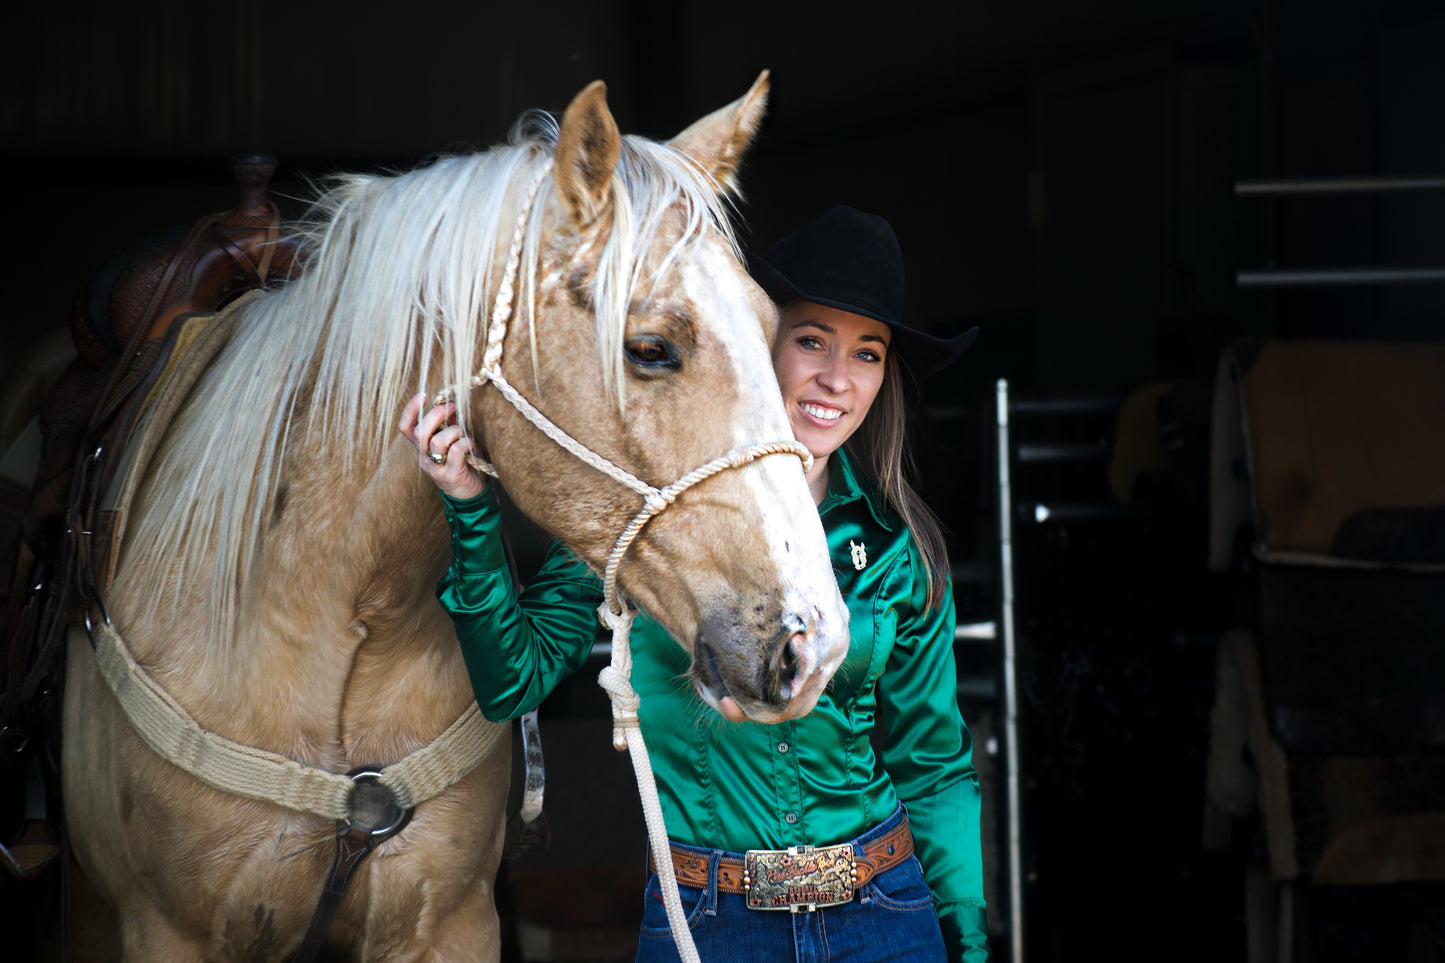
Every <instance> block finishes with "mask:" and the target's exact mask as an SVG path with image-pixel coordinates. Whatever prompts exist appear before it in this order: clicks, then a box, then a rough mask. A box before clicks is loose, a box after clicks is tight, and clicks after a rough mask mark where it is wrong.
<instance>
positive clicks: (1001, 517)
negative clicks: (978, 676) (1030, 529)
mask: <svg viewBox="0 0 1445 963" xmlns="http://www.w3.org/2000/svg"><path fill="white" fill-rule="evenodd" d="M997 407H998V548H999V576H1000V577H999V582H1000V590H1001V594H1002V596H1003V599H1002V605H1001V607H1000V620H1001V623H1002V626H1003V707H1004V720H1003V731H1004V772H1005V773H1006V776H1005V778H1006V780H1007V792H1008V797H1007V809H1008V889H1009V900H1008V904H1009V906H1008V909H1009V945H1010V947H1011V948H1012V950H1013V960H1014V963H1023V960H1024V922H1023V921H1024V914H1023V893H1024V885H1023V851H1022V847H1021V845H1020V838H1021V837H1020V834H1019V813H1020V808H1021V807H1020V806H1019V740H1018V689H1017V683H1016V681H1015V673H1014V657H1015V652H1014V560H1013V490H1012V488H1011V486H1010V482H1009V422H1008V415H1009V400H1008V381H1007V380H1006V379H1004V378H1000V379H998V402H997Z"/></svg>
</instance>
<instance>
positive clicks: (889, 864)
mask: <svg viewBox="0 0 1445 963" xmlns="http://www.w3.org/2000/svg"><path fill="white" fill-rule="evenodd" d="M911 855H913V834H912V833H911V832H909V831H908V817H907V816H904V817H903V819H902V820H901V821H900V822H899V824H898V825H897V826H896V827H895V828H894V829H892V830H890V831H889V832H888V833H886V834H885V835H883V836H880V837H878V838H877V839H874V840H870V841H869V842H867V843H865V844H864V846H863V855H862V856H859V857H858V859H857V862H858V881H857V885H858V887H859V888H861V887H862V886H863V885H864V884H865V883H867V882H868V881H869V880H871V879H872V878H873V877H874V876H877V875H878V874H879V873H881V872H883V871H884V870H888V869H892V868H893V867H894V866H897V865H898V864H899V863H901V862H903V861H904V860H905V859H907V858H908V857H909V856H911ZM710 858H711V856H710V854H708V853H695V852H691V851H690V850H682V849H678V848H677V847H676V846H674V847H672V871H673V873H674V874H675V875H676V876H677V884H678V885H679V886H686V887H688V888H689V889H705V888H706V887H707V866H708V862H709V860H710ZM647 868H648V869H649V870H651V871H653V872H656V871H657V864H656V863H655V862H654V861H653V859H652V856H651V855H650V854H649V855H648V858H647ZM717 889H718V892H719V893H734V894H741V893H744V892H746V890H745V888H744V887H743V861H742V860H741V859H733V858H731V857H728V856H724V857H723V858H722V859H720V860H718V867H717Z"/></svg>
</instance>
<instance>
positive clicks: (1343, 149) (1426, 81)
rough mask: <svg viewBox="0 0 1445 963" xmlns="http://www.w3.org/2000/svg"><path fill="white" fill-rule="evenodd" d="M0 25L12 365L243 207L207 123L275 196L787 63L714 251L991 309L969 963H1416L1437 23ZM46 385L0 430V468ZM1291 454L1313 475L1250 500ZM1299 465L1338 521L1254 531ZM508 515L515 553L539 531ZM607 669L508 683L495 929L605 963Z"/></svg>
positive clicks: (920, 17)
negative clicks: (138, 254) (533, 822)
mask: <svg viewBox="0 0 1445 963" xmlns="http://www.w3.org/2000/svg"><path fill="white" fill-rule="evenodd" d="M4 24H5V29H4V38H3V40H0V49H3V50H4V52H5V55H4V57H3V58H0V76H3V78H4V84H3V87H4V93H3V94H0V156H3V159H4V163H5V170H6V182H7V183H9V184H10V185H11V186H10V188H9V193H8V195H7V196H8V197H9V198H10V200H9V202H8V203H7V209H8V210H9V211H10V215H9V222H10V225H11V229H10V231H9V237H8V240H7V250H6V255H5V257H4V258H3V260H0V278H3V282H4V287H5V289H6V291H7V294H8V301H7V305H6V308H5V310H4V312H3V314H0V360H3V369H4V370H14V369H16V368H17V367H18V366H19V365H20V364H21V363H22V359H25V358H28V357H32V356H34V355H35V354H36V353H37V352H40V351H42V350H44V349H45V346H46V344H47V339H53V338H54V337H56V335H55V334H54V333H55V332H57V331H59V330H60V329H62V328H64V327H65V326H66V324H67V323H68V319H69V317H70V313H71V309H72V303H73V301H74V299H75V298H76V296H77V292H78V291H80V289H81V288H82V286H83V285H84V284H85V283H86V281H87V279H88V278H89V277H90V274H91V272H92V271H94V270H95V268H96V267H97V266H98V265H99V264H100V263H102V262H103V261H104V260H105V259H106V257H107V256H108V255H110V254H111V253H112V252H114V251H116V250H118V249H121V248H124V247H126V246H128V245H130V244H133V243H135V242H136V241H137V240H139V239H141V238H144V237H147V236H149V235H152V234H155V233H156V232H159V231H163V230H168V229H173V228H175V227H177V226H178V225H179V226H184V225H185V224H187V223H189V222H190V221H192V220H194V219H195V218H196V217H197V216H199V215H202V214H205V213H209V212H212V211H217V210H224V209H226V208H228V207H230V206H232V205H233V204H234V203H235V194H236V187H235V185H234V183H233V182H232V180H231V175H230V174H229V172H228V158H230V157H231V156H233V155H236V154H238V153H242V152H248V151H262V152H267V153H270V154H273V155H275V156H276V157H277V158H278V159H279V167H278V169H277V172H276V174H275V176H274V178H273V180H272V182H271V189H272V191H273V194H274V195H275V196H276V197H277V198H278V199H279V201H280V203H281V205H282V208H283V210H284V211H285V212H286V213H287V214H299V213H300V211H301V209H302V204H303V202H304V200H305V198H306V197H307V196H308V192H309V191H310V190H311V186H310V185H311V183H312V182H313V180H314V179H316V178H319V177H322V176H324V175H326V174H327V173H329V172H333V171H339V170H354V169H356V170H383V169H405V168H408V167H410V166H412V165H413V164H415V163H416V162H417V161H419V160H420V159H422V158H423V157H425V156H426V155H427V154H428V153H430V152H434V151H438V150H446V149H454V148H455V147H456V146H457V145H459V144H469V145H477V146H486V145H488V144H491V143H494V142H496V141H498V140H500V139H501V138H502V137H503V136H505V134H506V131H507V128H508V127H509V125H510V124H511V122H512V121H513V120H515V118H516V117H517V116H518V115H519V114H520V113H521V112H522V111H523V110H525V109H528V108H532V107H540V108H545V109H550V110H561V109H562V108H564V107H565V106H566V104H567V102H568V100H569V99H570V98H571V96H572V95H573V94H574V93H576V91H577V90H579V89H580V88H581V87H583V86H584V85H585V84H586V83H588V82H590V81H591V80H593V79H597V78H600V79H603V80H605V81H606V82H607V84H608V102H609V104H610V106H611V108H612V110H613V112H614V113H615V115H616V117H617V119H618V122H619V126H620V127H621V128H622V130H624V131H625V132H631V133H639V134H645V135H648V136H654V137H667V136H670V135H671V134H673V133H675V132H676V131H678V130H680V129H681V128H682V127H684V126H685V125H686V124H688V123H689V122H691V121H692V120H693V119H695V118H697V117H699V116H701V115H702V114H703V113H705V112H707V111H709V110H712V109H713V108H715V107H718V106H721V105H722V104H724V103H726V102H728V101H731V100H732V99H734V98H736V97H738V96H739V95H741V94H742V93H743V92H744V91H745V90H746V89H747V87H748V84H749V83H751V82H752V80H753V78H754V77H755V76H756V75H757V74H758V72H759V71H760V70H761V69H763V68H768V69H770V70H771V71H772V83H773V87H772V94H771V100H770V106H769V112H768V116H767V119H766V121H765V123H764V126H763V128H762V132H761V135H760V138H759V140H758V142H757V144H756V145H755V147H754V149H753V151H752V152H751V154H750V155H749V157H748V159H747V162H746V165H745V167H744V169H743V172H742V175H741V181H742V186H743V191H744V195H745V200H744V201H743V202H742V204H741V205H740V214H741V225H742V236H743V237H744V238H745V239H746V240H747V241H748V242H749V243H750V244H751V245H752V246H753V247H754V248H756V249H761V248H762V247H764V246H766V245H767V244H768V243H770V242H771V241H772V240H774V239H776V238H778V237H780V236H781V235H783V234H786V233H787V232H789V231H790V230H792V229H793V228H794V227H796V226H799V225H801V224H802V223H804V222H805V221H807V220H810V219H811V218H812V217H814V216H815V215H817V214H818V213H821V212H822V211H823V210H825V209H826V208H827V207H829V206H831V205H833V204H836V203H848V204H852V205H854V206H857V207H860V208H862V209H865V210H868V211H873V212H876V213H879V214H882V215H884V216H886V217H887V218H888V219H889V220H890V221H891V222H892V224H893V225H894V227H895V228H896V230H897V233H898V235H899V238H900V241H901V243H902V246H903V249H904V251H905V253H906V256H907V264H908V311H909V314H910V317H911V319H912V321H913V322H914V323H916V324H918V325H919V326H920V327H924V328H927V329H930V330H932V331H934V332H935V333H940V334H951V333H955V332H957V331H961V330H963V329H964V328H966V327H969V326H972V325H978V326H980V327H981V328H982V335H981V337H980V338H979V340H978V342H977V344H976V345H975V346H974V347H973V348H972V349H971V350H970V351H969V353H968V354H967V355H966V356H965V357H964V359H963V361H962V362H961V363H959V364H957V365H955V366H953V367H952V368H950V369H948V370H947V371H946V372H945V373H943V374H942V375H940V376H938V377H937V378H935V379H933V380H931V381H930V382H928V383H927V384H925V385H923V386H921V387H920V388H919V389H918V391H917V392H916V395H917V399H916V400H917V401H918V415H917V418H916V421H915V423H914V429H915V435H916V437H915V440H916V443H917V448H916V451H917V456H918V462H919V465H918V467H919V471H920V478H921V481H922V485H923V488H924V490H925V491H926V493H927V495H928V498H929V500H930V503H931V504H932V506H933V507H934V508H935V510H936V511H937V512H938V513H939V514H940V516H941V517H942V519H943V521H944V522H945V523H946V525H947V526H948V530H949V535H950V554H951V558H952V562H953V567H954V568H953V579H954V584H955V590H956V594H957V604H958V620H959V624H960V625H961V626H964V627H965V629H964V630H963V631H961V632H960V637H959V639H958V640H957V642H956V651H957V655H958V664H959V690H958V691H959V702H960V705H961V707H962V709H963V713H964V717H965V719H966V720H967V721H968V723H969V725H970V727H971V729H972V731H973V734H974V737H975V744H976V761H977V764H978V766H979V769H980V773H981V777H982V781H983V790H984V795H985V816H984V833H985V838H984V851H985V866H986V871H987V879H988V885H989V891H988V894H987V895H988V899H989V915H990V926H991V931H992V940H993V944H992V945H993V955H994V958H995V959H997V960H1001V961H1002V960H1028V961H1032V963H1049V961H1056V960H1057V961H1062V960H1070V959H1077V958H1079V957H1080V956H1081V955H1083V954H1088V955H1089V956H1091V957H1092V956H1098V957H1099V958H1106V959H1114V960H1130V961H1132V960H1139V961H1145V960H1150V961H1152V960H1201V961H1203V960H1211V961H1213V960H1241V961H1243V960H1248V961H1251V963H1253V961H1266V960H1268V961H1280V963H1294V961H1319V963H1326V961H1341V963H1343V961H1351V963H1354V961H1389V963H1407V961H1408V963H1426V961H1441V960H1445V724H1442V721H1441V720H1442V719H1445V699H1442V693H1445V684H1442V683H1445V647H1442V646H1441V644H1440V639H1441V637H1442V630H1445V591H1442V582H1441V578H1442V573H1445V482H1442V480H1441V479H1442V478H1445V474H1441V471H1442V470H1445V464H1442V461H1441V458H1442V452H1445V444H1442V439H1445V393H1442V389H1445V353H1442V352H1445V348H1442V347H1441V345H1442V342H1445V301H1442V292H1445V286H1442V282H1445V232H1441V231H1440V230H1438V227H1437V225H1439V224H1440V223H1442V222H1445V192H1442V190H1441V189H1442V188H1445V133H1442V126H1441V123H1440V108H1439V105H1440V104H1441V103H1442V102H1445V57H1442V56H1441V51H1442V50H1445V11H1442V8H1441V7H1440V6H1439V5H1438V4H1436V3H1431V2H1427V0H1376V2H1370V0H1322V2H1305V0H1241V2H1238V3H1221V2H1216V0H1164V2H1160V0H1099V2H1096V3H1090V4H1077V3H1069V2H1066V0H1026V2H1022V3H1016V4H982V3H944V2H912V0H904V2H901V3H894V4H876V3H859V2H851V0H838V2H834V3H830V4H803V3H792V2H787V0H784V2H773V3H759V2H746V0H745V2H740V3H733V4H728V5H718V4H705V3H697V2H691V0H677V2H661V0H598V2H567V0H563V2H559V3H551V4H539V5H528V4H490V3H479V4H460V3H435V4H423V5H419V6H417V7H405V6H402V7H399V6H397V5H394V4H385V3H377V2H373V0H357V2H355V3H352V4H349V5H344V6H338V5H335V4H327V5H323V4H316V3H306V2H301V3H297V4H293V5H289V6H286V7H284V8H281V7H277V8H263V7H247V6H212V5H196V4H191V3H183V2H180V0H149V2H146V3H144V4H134V5H112V4H108V3H101V2H97V0H81V2H80V3H79V4H72V5H71V6H70V7H59V8H57V7H52V6H50V5H47V4H40V3H35V2H32V0H22V2H18V3H15V4H12V5H11V6H10V8H9V9H8V11H7V13H6V14H5V15H4ZM1275 372H1283V373H1282V374H1280V375H1279V376H1278V377H1277V378H1276V377H1275V376H1274V374H1273V373H1275ZM1267 375H1268V376H1269V378H1266V376H1267ZM14 377H16V376H14V375H12V376H11V378H12V379H13V378H14ZM1291 378H1293V379H1294V380H1291ZM15 384H16V382H15V381H14V380H12V381H11V386H12V387H13V386H14V385H15ZM1236 395H1237V398H1236ZM7 397H8V398H11V399H12V403H13V397H14V396H13V394H12V395H9V396H7ZM1280 399H1283V400H1280ZM1234 401H1238V403H1232V402H1234ZM1275 402H1278V404H1276V405H1275V407H1271V405H1272V404H1274V403H1275ZM1286 409H1287V410H1286ZM1301 409H1305V410H1301ZM1275 411H1283V412H1284V413H1283V414H1280V415H1279V417H1278V418H1274V417H1272V416H1271V415H1270V412H1275ZM30 413H33V412H28V413H22V412H19V411H16V410H10V411H5V412H0V414H3V416H4V418H5V422H4V425H5V428H6V431H7V434H6V436H5V437H4V438H3V439H0V441H3V442H4V444H0V451H3V449H4V447H5V446H6V445H8V444H9V443H10V442H11V441H12V440H13V439H14V436H15V433H16V431H17V430H18V426H19V424H20V423H21V421H22V420H23V419H21V417H20V416H21V414H26V417H27V418H28V414H30ZM1226 413H1227V417H1228V419H1229V420H1226ZM1338 419H1343V420H1344V427H1341V424H1342V423H1341V421H1340V420H1338ZM1001 422H1002V423H1006V425H1007V427H1006V429H1001V428H1000V424H1001ZM1276 432H1277V433H1278V434H1277V435H1276V434H1275V433H1276ZM1306 436H1307V437H1306ZM1276 437H1277V438H1278V439H1279V440H1278V445H1277V447H1275V446H1274V442H1273V439H1275V438H1276ZM1357 441H1358V442H1360V444H1359V445H1356V444H1355V443H1356V442H1357ZM1231 445H1232V446H1233V447H1231ZM1301 445H1305V446H1307V447H1311V451H1313V452H1315V456H1316V457H1315V458H1314V460H1313V461H1312V462H1310V464H1311V465H1312V466H1313V467H1314V470H1315V474H1313V475H1308V476H1307V475H1306V473H1304V471H1303V469H1300V468H1299V465H1298V463H1295V462H1291V463H1290V464H1289V465H1286V466H1285V467H1284V468H1280V469H1279V470H1280V471H1281V472H1283V476H1282V477H1284V480H1283V481H1281V482H1280V483H1279V485H1278V486H1277V487H1278V488H1279V490H1280V491H1282V492H1283V494H1278V492H1276V491H1275V488H1272V487H1270V486H1271V484H1273V483H1272V482H1270V481H1269V479H1271V478H1274V477H1276V476H1274V475H1270V474H1269V473H1270V472H1271V471H1272V470H1274V468H1278V465H1275V463H1274V462H1273V461H1272V459H1274V458H1276V454H1277V453H1278V452H1286V453H1287V452H1292V451H1294V450H1295V448H1298V447H1299V446H1301ZM1241 446H1245V447H1241ZM1246 447H1247V448H1248V451H1245V448H1246ZM1320 451H1325V452H1326V453H1327V456H1326V455H1319V452H1320ZM1231 453H1232V456H1231ZM1278 457H1280V458H1284V459H1285V460H1288V457H1287V455H1278ZM1272 465H1273V466H1274V468H1272V467H1271V466H1272ZM1334 465H1339V466H1342V467H1340V468H1339V469H1338V470H1336V469H1334V468H1332V467H1331V466H1334ZM1362 466H1363V467H1362ZM1290 472H1293V474H1290ZM1004 478H1006V479H1007V484H1002V483H1001V479H1004ZM1402 478H1403V479H1405V481H1404V482H1401V481H1400V479H1402ZM1332 486H1334V488H1340V489H1346V491H1345V494H1344V495H1342V496H1341V497H1342V498H1344V499H1345V500H1346V501H1351V508H1350V510H1345V509H1341V510H1340V511H1339V512H1337V513H1336V516H1335V517H1336V520H1337V521H1338V519H1339V518H1344V519H1345V522H1344V523H1343V524H1340V525H1339V526H1338V532H1336V531H1335V529H1334V528H1330V529H1329V530H1328V531H1327V532H1326V533H1325V535H1323V536H1322V537H1321V538H1317V539H1314V541H1311V540H1310V539H1309V538H1306V537H1305V536H1303V535H1299V533H1298V531H1297V530H1296V531H1293V532H1292V531H1286V530H1285V529H1286V526H1285V525H1284V523H1283V522H1282V521H1281V519H1283V518H1284V517H1285V513H1286V512H1287V511H1295V512H1296V513H1297V514H1296V515H1294V516H1290V517H1304V516H1305V515H1309V513H1310V512H1311V511H1314V510H1316V509H1318V508H1319V506H1321V505H1323V504H1324V503H1326V502H1328V501H1330V499H1331V498H1333V497H1334V494H1332V491H1333V489H1332ZM1272 493H1273V494H1272ZM1274 497H1278V498H1281V499H1283V500H1284V501H1285V502H1286V503H1287V504H1286V507H1285V508H1281V509H1279V510H1278V511H1273V506H1274V504H1275V503H1274V502H1272V501H1270V499H1271V498H1274ZM1231 506H1233V508H1236V509H1238V511H1237V512H1235V514H1230V508H1231ZM1241 506H1242V507H1241ZM1309 517H1310V518H1313V517H1314V516H1312V515H1310V516H1309ZM514 521H515V526H514V529H515V530H514V531H513V534H514V536H515V537H516V544H517V551H518V556H519V561H520V563H521V567H522V569H523V570H524V571H525V570H526V568H527V566H528V565H529V564H530V565H535V564H536V563H537V561H538V560H539V558H540V554H541V552H542V550H543V549H544V548H545V542H544V539H543V538H542V537H541V536H540V535H539V534H538V533H537V532H536V531H535V530H533V529H531V528H530V527H529V526H528V524H527V523H526V522H525V521H523V520H521V519H520V518H515V519H514ZM1302 524H1303V522H1302V523H1301V525H1302ZM1381 526H1383V528H1382V527H1381ZM1360 532H1363V533H1364V534H1360ZM1381 532H1383V534H1381ZM593 661H594V662H595V663H596V665H595V666H590V665H589V668H588V669H587V670H584V671H583V672H582V673H580V674H579V675H578V676H576V677H574V678H573V679H571V680H569V681H568V682H567V683H564V685H563V686H562V688H561V689H559V690H558V691H557V692H556V693H555V694H554V695H553V696H552V697H550V698H549V700H548V701H547V702H546V703H545V704H544V705H543V707H542V710H541V731H542V738H543V742H544V745H545V746H546V749H547V767H548V786H547V790H548V795H547V818H548V822H549V825H550V830H551V842H550V847H549V848H548V849H547V850H546V851H545V852H542V853H532V854H529V855H524V856H522V857H519V858H518V859H516V860H513V861H508V862H507V863H505V864H504V867H503V871H502V873H503V877H502V880H501V881H500V883H499V895H500V905H501V906H502V909H503V916H504V924H505V929H506V930H507V933H508V943H507V946H506V948H505V951H504V959H508V960H518V961H521V960H613V959H630V958H631V952H632V945H633V944H632V941H635V938H636V931H635V927H636V920H637V917H638V915H639V914H640V907H639V906H638V905H637V904H638V903H639V899H638V896H637V894H638V891H639V886H638V885H637V884H638V883H640V881H641V879H642V875H641V874H642V868H641V855H642V853H643V846H644V842H643V840H644V830H643V827H642V820H641V816H640V811H639V809H638V803H637V797H636V788H635V784H634V783H633V781H632V775H631V772H630V769H629V767H628V763H627V761H626V757H625V756H624V755H620V754H616V753H614V752H612V751H611V750H610V749H609V744H610V718H609V710H608V706H607V703H606V699H605V695H604V694H603V693H601V692H600V690H598V689H597V687H596V686H595V684H594V682H593V679H594V677H595V670H596V669H600V668H601V665H602V662H601V661H600V660H597V659H594V660H593ZM1231 713H1233V714H1231ZM1231 739H1233V740H1234V741H1232V742H1231V741H1230V740H1231ZM1011 759H1013V760H1016V762H1011V761H1010V760H1011ZM1011 771H1012V776H1013V778H1012V780H1011ZM1231 780H1233V782H1232V783H1231ZM1241 780H1242V783H1241ZM1241 785H1242V787H1243V788H1240V787H1241ZM1362 786H1364V787H1369V788H1368V790H1367V789H1362V788H1360V787H1362ZM1011 787H1012V788H1011ZM11 831H12V827H11V826H10V825H9V824H8V823H7V824H6V825H4V826H0V836H3V835H5V834H9V833H10V832H11ZM1011 840H1012V842H1011ZM28 885H29V884H19V883H16V882H14V881H12V880H9V879H5V880H4V881H3V883H0V887H3V890H0V893H3V895H0V899H3V900H4V901H5V902H6V903H7V904H9V905H11V906H12V907H19V906H24V905H26V903H25V900H26V899H27V897H26V896H25V895H24V893H25V892H26V886H28Z"/></svg>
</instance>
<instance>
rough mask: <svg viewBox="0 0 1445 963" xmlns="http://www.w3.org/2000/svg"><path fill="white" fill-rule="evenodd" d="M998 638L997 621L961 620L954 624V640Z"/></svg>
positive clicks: (990, 639) (987, 640)
mask: <svg viewBox="0 0 1445 963" xmlns="http://www.w3.org/2000/svg"><path fill="white" fill-rule="evenodd" d="M996 638H998V623H996V622H961V623H959V624H958V625H956V626H954V629H953V641H955V642H962V641H964V640H965V639H967V640H969V641H983V642H992V641H993V640H994V639H996Z"/></svg>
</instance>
